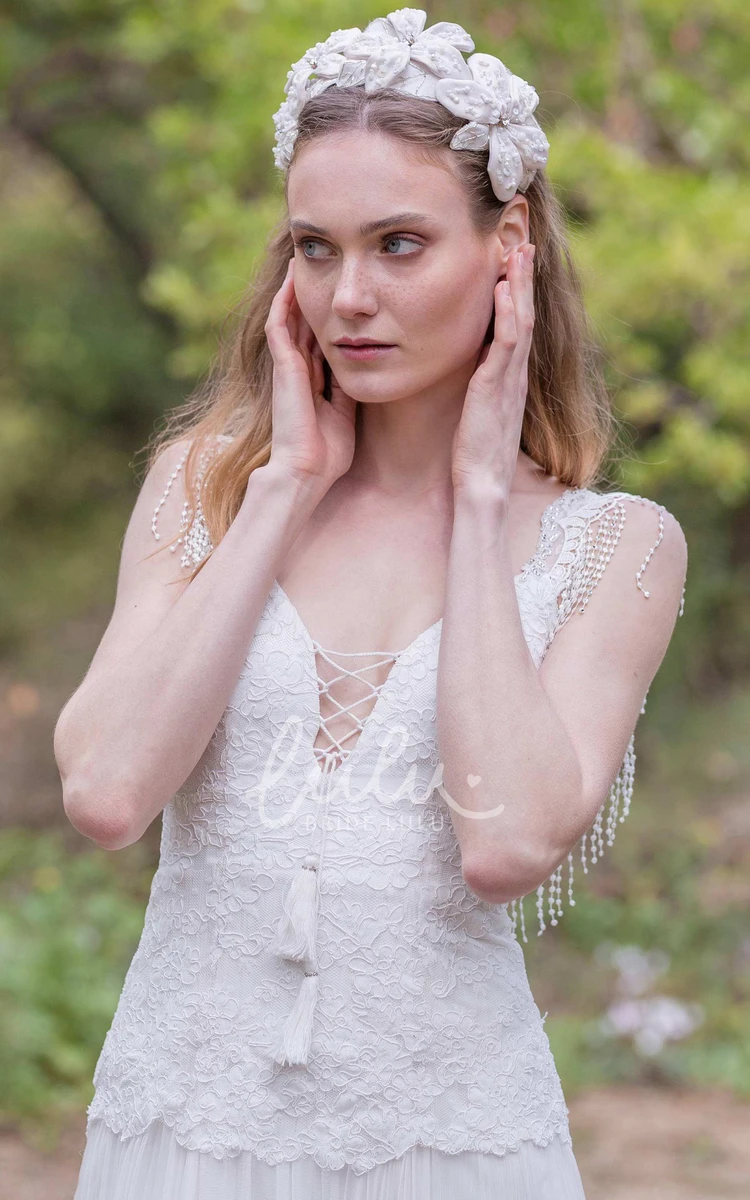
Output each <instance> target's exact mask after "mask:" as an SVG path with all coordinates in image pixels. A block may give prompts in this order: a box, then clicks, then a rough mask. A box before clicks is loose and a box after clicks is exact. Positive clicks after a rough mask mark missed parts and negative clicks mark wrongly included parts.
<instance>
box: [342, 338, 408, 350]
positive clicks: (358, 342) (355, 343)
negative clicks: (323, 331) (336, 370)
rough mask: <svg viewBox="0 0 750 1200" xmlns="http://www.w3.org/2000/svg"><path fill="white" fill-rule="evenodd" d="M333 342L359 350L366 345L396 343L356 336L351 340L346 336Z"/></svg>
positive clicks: (389, 344) (391, 344) (390, 344)
mask: <svg viewBox="0 0 750 1200" xmlns="http://www.w3.org/2000/svg"><path fill="white" fill-rule="evenodd" d="M333 344H334V346H342V347H343V346H346V347H348V348H349V349H352V350H359V349H361V348H362V347H364V346H393V345H394V343H393V342H375V341H373V340H372V339H371V338H356V339H354V340H352V341H349V340H347V339H346V338H344V339H342V340H341V341H340V342H334V343H333Z"/></svg>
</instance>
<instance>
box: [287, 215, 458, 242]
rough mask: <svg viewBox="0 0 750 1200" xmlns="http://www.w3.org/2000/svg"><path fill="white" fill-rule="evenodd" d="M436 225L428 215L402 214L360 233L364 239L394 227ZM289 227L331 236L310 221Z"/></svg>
mask: <svg viewBox="0 0 750 1200" xmlns="http://www.w3.org/2000/svg"><path fill="white" fill-rule="evenodd" d="M434 223H435V222H434V218H433V217H431V216H429V214H428V213H419V212H402V213H394V215H393V216H392V217H381V219H380V220H379V221H366V222H365V224H364V225H360V227H359V232H360V234H361V235H362V237H369V236H370V234H372V233H380V232H381V230H383V229H392V228H393V226H394V225H415V224H423V225H424V224H426V225H433V224H434ZM289 227H290V229H293V230H302V229H306V230H308V231H309V232H310V233H319V234H320V235H321V236H322V237H329V236H330V235H329V233H328V230H327V229H322V228H321V227H320V226H319V225H313V224H311V222H310V221H303V220H296V221H290V222H289Z"/></svg>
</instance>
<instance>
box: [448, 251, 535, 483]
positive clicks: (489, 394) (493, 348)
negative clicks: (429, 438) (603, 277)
mask: <svg viewBox="0 0 750 1200" xmlns="http://www.w3.org/2000/svg"><path fill="white" fill-rule="evenodd" d="M534 249H535V247H533V246H532V245H531V244H530V243H529V242H526V243H525V244H524V245H523V246H520V247H519V248H518V250H515V251H513V253H512V254H511V255H510V257H509V259H508V271H507V281H506V280H501V281H500V282H499V283H498V284H497V286H496V287H495V327H494V336H493V339H492V342H491V343H490V344H489V345H487V346H485V347H484V348H483V350H482V353H481V355H480V358H479V362H478V365H477V368H476V370H475V372H474V374H473V375H472V377H471V380H470V382H469V386H468V388H467V390H466V399H465V400H464V406H463V410H462V412H461V419H460V421H459V423H458V426H457V428H456V432H455V434H454V435H453V446H452V465H451V478H452V480H453V486H454V488H456V489H458V488H461V487H464V486H465V485H466V484H469V483H473V482H475V481H476V480H481V481H483V482H489V483H491V484H493V485H496V486H497V487H498V488H499V489H500V491H502V490H503V489H505V491H506V494H509V493H510V485H511V480H512V479H513V475H514V473H515V470H516V465H517V461H518V451H519V448H520V444H521V429H522V426H523V416H524V411H525V409H526V395H527V391H528V363H529V351H530V349H531V336H532V332H533V329H534V285H533V279H534V274H533V272H534V268H533V254H534ZM506 289H507V290H506Z"/></svg>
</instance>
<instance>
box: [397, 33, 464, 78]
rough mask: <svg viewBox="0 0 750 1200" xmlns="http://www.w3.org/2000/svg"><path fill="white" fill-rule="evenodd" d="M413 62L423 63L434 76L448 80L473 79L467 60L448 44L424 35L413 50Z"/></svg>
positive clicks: (426, 34) (418, 39)
mask: <svg viewBox="0 0 750 1200" xmlns="http://www.w3.org/2000/svg"><path fill="white" fill-rule="evenodd" d="M411 60H412V62H418V63H422V65H423V66H425V67H427V69H428V70H429V71H432V73H433V75H438V76H440V77H441V78H446V79H471V71H470V70H469V66H468V63H467V62H466V59H465V58H464V57H463V55H462V54H461V51H460V50H457V49H456V48H455V46H451V45H450V44H449V43H448V42H442V41H440V40H439V38H433V37H430V36H429V33H423V34H422V36H421V37H419V38H417V40H416V42H415V43H414V45H413V46H412V48H411Z"/></svg>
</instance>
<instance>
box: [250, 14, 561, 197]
mask: <svg viewBox="0 0 750 1200" xmlns="http://www.w3.org/2000/svg"><path fill="white" fill-rule="evenodd" d="M426 20H427V13H426V12H424V11H423V10H422V9H421V8H399V9H396V11H395V12H392V13H389V14H388V16H387V17H377V18H376V19H375V20H374V21H370V23H369V25H367V26H365V29H364V30H362V29H356V28H355V29H338V30H336V32H335V33H332V34H331V35H330V37H328V38H327V39H326V40H325V41H324V42H318V44H317V45H316V46H313V48H312V49H311V50H308V51H307V53H306V54H304V55H303V56H302V58H300V59H299V60H298V61H297V62H296V63H293V64H292V67H291V70H290V71H289V74H288V75H287V82H286V86H285V87H284V91H285V93H286V97H287V98H286V100H284V102H283V103H282V105H281V107H280V108H279V110H278V112H276V113H275V115H274V118H273V121H274V125H275V126H276V145H275V147H274V162H275V163H276V166H277V167H279V168H280V169H281V170H286V169H287V167H288V166H289V163H290V162H291V158H292V151H293V149H294V143H295V140H296V137H297V129H298V119H299V115H300V113H301V111H302V108H303V107H304V105H305V102H306V101H307V100H310V99H312V98H313V97H314V96H319V95H320V93H321V92H324V91H325V90H326V88H329V87H331V86H332V85H333V84H335V85H336V87H360V86H362V85H364V89H365V91H366V92H367V93H368V94H372V93H374V92H379V91H382V90H383V89H384V88H394V89H395V90H396V91H399V92H402V93H403V94H404V95H407V96H416V97H418V98H419V99H420V100H436V101H437V102H438V103H439V104H442V105H443V107H444V108H447V109H448V111H449V112H452V113H454V114H455V115H456V116H457V117H463V119H464V120H465V121H466V122H467V124H466V125H462V126H461V128H460V129H459V130H458V131H457V132H456V133H455V134H454V136H453V138H452V140H451V143H450V146H451V149H452V150H484V149H485V148H486V147H487V146H489V162H488V164H487V172H488V174H489V177H490V181H491V183H492V190H493V192H494V193H495V195H496V196H497V198H498V200H501V201H506V200H510V198H511V196H514V195H515V193H516V192H518V191H520V192H525V191H526V189H527V187H528V186H529V184H530V183H531V181H532V180H533V178H534V176H535V175H536V172H537V171H538V170H539V168H540V167H544V166H545V165H546V162H547V155H548V152H549V142H548V141H547V138H546V137H545V135H544V133H543V132H542V130H541V128H540V126H539V124H538V122H537V120H536V118H535V117H534V116H533V112H534V109H535V108H536V106H537V104H538V103H539V97H538V96H537V94H536V92H535V91H534V89H533V87H532V86H531V85H530V84H528V83H526V82H525V80H523V79H520V78H519V76H518V75H513V74H512V73H511V72H510V71H509V70H508V68H507V67H506V66H505V65H504V64H503V63H502V62H501V61H500V59H499V58H495V57H494V55H492V54H472V55H471V57H470V58H468V59H465V58H464V57H463V54H462V51H465V52H466V53H469V52H470V51H472V50H473V49H474V42H473V40H472V38H471V37H470V36H469V34H468V33H467V32H466V30H465V29H462V28H461V26H460V25H454V24H452V22H450V21H438V22H437V24H436V25H431V26H430V27H429V29H425V27H424V26H425V21H426Z"/></svg>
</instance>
